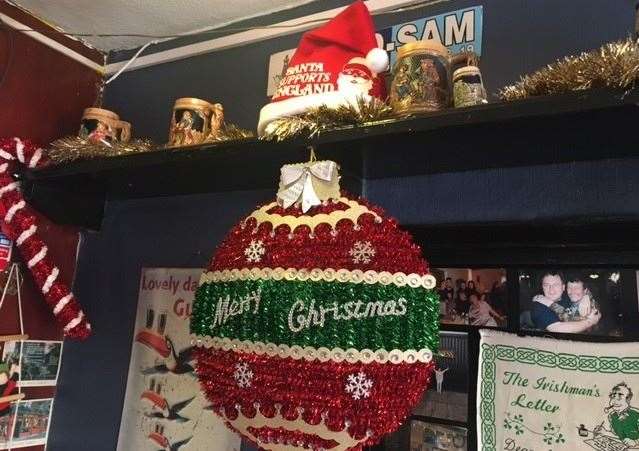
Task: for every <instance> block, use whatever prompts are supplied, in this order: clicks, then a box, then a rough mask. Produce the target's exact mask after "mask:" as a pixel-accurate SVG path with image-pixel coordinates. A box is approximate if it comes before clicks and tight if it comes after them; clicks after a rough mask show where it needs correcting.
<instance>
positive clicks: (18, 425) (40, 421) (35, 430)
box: [10, 399, 53, 449]
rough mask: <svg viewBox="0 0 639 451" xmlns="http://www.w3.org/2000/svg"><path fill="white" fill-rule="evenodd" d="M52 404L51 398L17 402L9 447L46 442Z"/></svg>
mask: <svg viewBox="0 0 639 451" xmlns="http://www.w3.org/2000/svg"><path fill="white" fill-rule="evenodd" d="M52 406H53V399H34V400H29V401H20V402H18V407H17V414H16V421H15V425H14V426H13V438H12V440H11V444H10V446H11V449H14V448H24V447H27V446H37V445H45V444H46V443H47V437H48V435H49V425H50V422H51V408H52Z"/></svg>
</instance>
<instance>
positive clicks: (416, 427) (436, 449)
mask: <svg viewBox="0 0 639 451" xmlns="http://www.w3.org/2000/svg"><path fill="white" fill-rule="evenodd" d="M467 449H468V431H467V430H466V428H463V427H459V426H449V425H443V424H436V423H428V422H425V421H419V420H411V423H410V451H443V450H448V451H466V450H467Z"/></svg>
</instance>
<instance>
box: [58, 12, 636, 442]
mask: <svg viewBox="0 0 639 451" xmlns="http://www.w3.org/2000/svg"><path fill="white" fill-rule="evenodd" d="M339 3H347V2H337V1H330V2H329V1H327V2H324V1H322V2H316V4H315V5H314V6H311V7H309V8H308V9H307V10H306V12H310V11H313V8H317V4H321V5H326V6H325V7H326V8H329V7H333V6H335V5H336V4H339ZM633 3H634V2H633V1H632V0H617V1H602V0H579V1H577V0H572V1H560V0H555V1H551V0H491V1H483V2H482V1H465V0H459V1H450V2H444V3H441V4H437V5H434V6H432V7H429V8H423V9H420V10H415V11H410V12H407V13H402V14H401V15H396V16H394V17H393V18H384V19H381V20H379V21H378V25H379V26H380V27H382V26H387V25H390V24H393V23H398V22H401V21H404V20H407V19H410V18H414V17H423V16H430V15H433V14H437V13H440V12H445V11H450V10H454V9H457V8H460V7H462V6H471V5H477V4H483V5H484V40H483V54H484V55H483V61H482V69H483V72H484V75H485V79H486V81H487V86H488V88H489V90H490V91H493V92H494V91H496V90H497V89H498V88H499V87H501V86H502V85H504V84H506V83H509V82H512V81H514V80H515V79H516V78H518V76H519V74H521V73H524V72H527V71H531V70H533V69H534V68H537V67H539V66H542V65H544V64H546V63H548V62H550V61H552V60H554V59H555V58H557V57H560V56H563V55H566V54H571V53H575V52H578V51H580V50H583V49H589V48H592V47H596V46H598V45H600V44H602V43H603V42H605V41H607V40H611V39H616V38H620V37H624V36H625V35H627V34H628V33H630V31H631V29H632V27H633V14H634V5H633ZM297 40H298V36H289V37H285V38H280V39H275V40H270V41H267V42H264V43H260V44H253V45H249V46H246V47H242V48H236V49H230V50H226V51H222V52H217V53H212V54H208V55H203V56H199V57H196V58H191V59H189V60H184V61H178V62H175V63H170V64H165V65H162V66H158V67H153V68H147V69H142V70H137V71H133V72H130V73H125V74H124V75H122V76H121V77H120V78H119V79H118V80H117V81H115V82H114V83H112V84H111V85H109V86H108V88H107V92H106V107H107V108H111V109H114V110H116V111H118V112H119V113H120V114H121V116H122V117H123V118H125V119H126V120H129V121H131V122H133V124H134V128H135V130H136V133H137V135H142V136H145V135H148V136H151V137H153V138H154V139H155V140H157V141H158V142H162V141H163V140H164V139H165V137H166V130H167V125H168V121H169V114H170V110H171V106H172V103H173V100H174V99H175V98H176V97H182V96H196V97H202V98H206V99H210V100H215V101H219V102H222V103H223V104H224V106H225V109H226V111H227V118H228V119H230V120H231V121H233V122H237V123H239V124H240V125H242V126H245V127H250V128H253V127H254V126H255V124H256V123H257V114H258V111H259V108H260V107H261V106H262V104H264V103H265V102H266V101H267V99H266V97H265V92H266V72H267V64H268V56H269V55H270V54H271V53H273V52H276V51H280V50H284V49H287V48H291V47H294V46H295V45H296V43H297ZM470 142H472V137H464V136H461V137H460V140H459V141H458V142H456V143H451V146H453V145H460V144H461V143H466V144H464V145H469V144H468V143H470ZM522 142H523V141H522ZM442 151H445V149H442ZM242 163H243V164H250V161H246V162H242ZM238 169H239V168H238ZM637 174H639V161H638V160H627V161H618V160H607V161H600V162H583V163H573V164H561V165H548V166H539V167H520V168H508V169H496V170H489V171H467V172H450V173H445V174H436V175H429V176H423V177H411V178H406V179H388V180H376V181H368V182H365V183H364V187H363V192H364V194H365V195H366V196H367V197H368V198H369V199H370V200H372V201H373V202H375V203H377V204H379V205H381V206H384V207H386V209H387V210H388V211H389V212H390V213H392V214H393V215H395V216H397V217H398V218H399V219H400V221H401V222H403V223H459V222H484V221H495V220H507V219H510V220H522V221H524V220H530V219H540V218H544V219H552V218H560V217H561V218H562V217H575V216H584V215H585V216H588V215H599V214H607V213H613V214H620V215H622V214H623V215H637V213H638V212H639V176H638V175H637ZM277 176H278V175H277V174H273V190H272V191H264V192H263V191H258V192H254V191H251V192H230V193H220V194H209V195H193V196H183V197H173V198H159V199H147V200H135V201H113V202H109V203H108V205H107V210H106V215H105V219H104V224H103V227H102V230H101V231H100V232H99V233H91V234H86V235H85V237H84V242H83V245H82V248H81V251H80V257H79V258H80V260H79V269H78V273H77V280H76V292H77V294H78V296H79V298H80V299H81V300H82V303H83V305H84V307H85V309H86V311H87V313H88V314H89V315H90V316H91V318H92V320H93V324H94V329H95V334H94V336H93V337H92V338H91V339H90V340H89V341H88V342H86V343H79V344H76V343H71V342H69V343H67V345H66V347H65V354H64V357H63V365H62V372H61V375H60V383H59V389H58V394H57V397H56V404H55V411H54V416H53V425H52V430H51V439H50V443H49V448H48V449H50V450H51V451H76V450H78V451H80V450H88V449H91V450H94V451H103V450H104V451H111V450H114V449H115V445H116V442H117V436H118V428H119V424H120V414H121V411H122V403H123V399H124V393H125V384H126V377H127V371H128V363H129V353H130V348H131V339H132V333H133V323H134V315H135V310H136V300H137V292H138V279H139V274H140V269H141V268H142V267H144V266H164V267H198V266H203V265H204V264H205V263H206V261H207V258H208V257H209V256H210V254H211V253H212V250H213V248H214V247H215V245H216V244H217V243H218V242H219V240H220V239H221V238H222V237H223V236H224V234H225V232H226V230H228V229H229V227H230V226H231V225H232V224H234V223H235V222H237V221H238V220H239V219H240V218H242V217H243V216H244V215H246V214H247V213H248V212H250V211H251V210H252V209H253V207H254V206H255V205H256V203H258V202H261V201H264V200H266V199H269V198H271V197H273V195H274V193H275V189H276V185H277V180H276V179H277Z"/></svg>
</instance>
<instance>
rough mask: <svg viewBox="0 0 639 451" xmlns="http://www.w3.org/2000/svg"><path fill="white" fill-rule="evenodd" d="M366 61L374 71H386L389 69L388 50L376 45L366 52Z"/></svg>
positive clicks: (377, 72)
mask: <svg viewBox="0 0 639 451" xmlns="http://www.w3.org/2000/svg"><path fill="white" fill-rule="evenodd" d="M366 62H367V63H368V67H370V69H371V70H372V71H373V72H374V73H376V74H379V73H381V72H384V71H385V70H386V69H388V53H386V50H383V49H380V48H379V47H375V48H373V49H371V50H370V51H369V52H368V53H367V54H366Z"/></svg>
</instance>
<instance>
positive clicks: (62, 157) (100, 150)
mask: <svg viewBox="0 0 639 451" xmlns="http://www.w3.org/2000/svg"><path fill="white" fill-rule="evenodd" d="M253 136H254V134H253V132H251V131H249V130H245V129H243V128H240V127H238V126H236V125H234V124H224V128H223V129H222V130H221V131H218V132H217V133H216V134H215V135H211V136H209V137H208V138H207V139H206V140H205V141H204V143H202V144H206V143H218V142H223V141H234V140H238V139H244V138H251V137H253ZM110 144H111V145H110V146H107V145H105V144H98V143H94V142H92V141H89V140H86V139H82V138H79V137H77V136H67V137H65V138H61V139H57V140H55V141H53V142H52V143H51V144H50V145H49V148H48V149H47V155H48V156H49V159H50V160H51V161H52V162H53V163H55V164H61V163H70V162H71V161H75V160H90V159H93V158H108V157H118V156H121V155H132V154H137V153H143V152H163V151H166V150H167V149H168V148H167V147H158V146H156V145H155V144H153V142H151V141H150V140H148V139H132V140H131V141H129V142H126V143H121V142H119V141H115V142H113V143H110ZM188 149H189V150H197V149H198V147H195V146H190V147H189V148H188ZM171 150H181V148H180V147H174V148H171Z"/></svg>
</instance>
